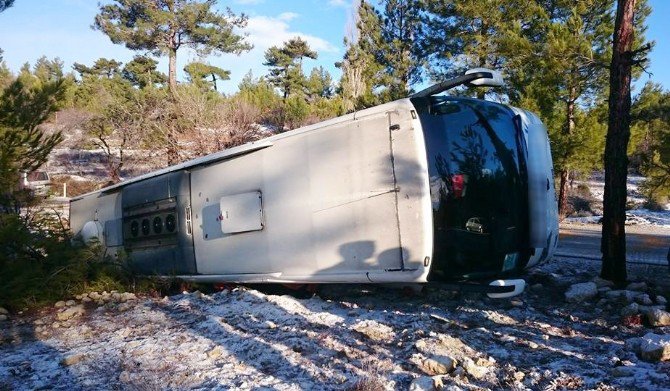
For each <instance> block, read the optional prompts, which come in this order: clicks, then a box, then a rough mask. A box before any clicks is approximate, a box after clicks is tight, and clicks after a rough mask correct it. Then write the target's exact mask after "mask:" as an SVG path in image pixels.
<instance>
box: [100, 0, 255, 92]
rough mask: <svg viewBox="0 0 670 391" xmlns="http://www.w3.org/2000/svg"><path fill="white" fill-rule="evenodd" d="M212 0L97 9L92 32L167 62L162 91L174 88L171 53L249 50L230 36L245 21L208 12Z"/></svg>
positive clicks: (150, 0)
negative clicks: (191, 50)
mask: <svg viewBox="0 0 670 391" xmlns="http://www.w3.org/2000/svg"><path fill="white" fill-rule="evenodd" d="M216 3H217V0H204V1H200V0H172V1H162V0H114V2H113V4H107V5H102V6H101V7H100V13H99V14H98V15H97V16H96V17H95V23H94V25H93V27H94V28H95V29H98V30H100V31H102V32H104V33H105V34H107V35H108V36H109V38H110V39H111V40H112V42H114V43H122V44H124V45H126V47H127V48H129V49H132V50H148V51H151V52H152V53H153V54H154V55H157V56H158V55H167V56H168V58H169V72H168V78H169V83H168V86H169V88H170V91H172V92H173V93H174V91H175V90H176V86H177V51H178V50H179V49H181V48H182V47H184V46H185V47H189V48H191V49H194V50H195V51H196V52H197V53H198V54H200V55H207V54H210V53H211V52H222V53H236V54H239V53H241V52H243V51H247V50H249V49H251V45H249V44H248V43H246V42H245V41H244V37H243V36H241V35H238V34H237V33H236V32H235V31H234V30H235V29H237V28H242V27H244V26H245V25H246V21H247V17H246V16H245V15H240V16H239V17H238V16H235V15H234V14H233V13H232V12H231V11H230V10H228V12H227V13H226V14H222V13H218V12H216V11H215V10H213V7H214V6H215V5H216Z"/></svg>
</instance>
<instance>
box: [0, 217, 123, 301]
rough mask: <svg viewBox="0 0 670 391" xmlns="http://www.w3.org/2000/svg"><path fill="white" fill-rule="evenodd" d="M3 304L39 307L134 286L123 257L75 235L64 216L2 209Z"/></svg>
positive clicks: (0, 270)
mask: <svg viewBox="0 0 670 391" xmlns="http://www.w3.org/2000/svg"><path fill="white" fill-rule="evenodd" d="M0 247H1V248H3V249H4V251H3V252H2V253H0V281H2V284H0V306H3V307H8V308H12V309H19V308H24V307H38V306H42V305H45V304H49V303H51V302H54V301H57V300H61V299H65V298H69V297H72V296H74V295H77V294H81V293H84V292H89V291H93V290H112V289H115V290H119V291H125V290H129V289H130V288H132V287H133V285H134V280H133V278H132V276H131V274H130V273H128V272H127V271H126V270H125V268H124V267H123V263H122V262H112V261H111V260H110V259H109V258H107V257H105V256H104V254H103V249H102V246H100V244H99V243H97V244H96V243H92V244H91V245H88V246H84V245H83V244H81V243H80V242H78V241H77V240H73V238H72V237H71V235H70V234H69V232H68V230H67V229H66V227H65V226H64V224H63V223H62V221H61V218H60V216H57V215H54V214H47V213H44V212H40V211H38V212H26V213H23V214H20V215H19V214H9V213H8V214H0Z"/></svg>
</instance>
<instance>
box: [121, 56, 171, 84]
mask: <svg viewBox="0 0 670 391" xmlns="http://www.w3.org/2000/svg"><path fill="white" fill-rule="evenodd" d="M157 65H158V62H157V61H156V60H154V59H153V58H151V57H147V56H141V55H138V56H135V57H133V59H132V61H130V62H129V63H127V64H126V66H124V67H123V71H122V72H121V75H122V76H123V78H124V79H126V80H128V81H129V82H130V83H132V84H133V85H134V86H136V87H138V88H145V87H149V86H151V87H153V86H155V85H157V84H159V85H160V84H165V82H166V81H167V76H165V74H163V73H162V72H159V71H158V70H157V67H156V66H157Z"/></svg>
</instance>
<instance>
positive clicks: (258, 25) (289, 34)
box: [244, 12, 338, 52]
mask: <svg viewBox="0 0 670 391" xmlns="http://www.w3.org/2000/svg"><path fill="white" fill-rule="evenodd" d="M297 16H298V15H297V14H295V13H292V12H285V13H283V14H280V15H279V16H277V17H269V16H254V17H251V18H249V20H248V22H247V27H246V28H245V29H244V32H246V33H248V34H249V36H248V37H247V41H249V42H250V43H252V44H253V45H254V51H256V50H258V49H261V50H263V51H264V50H265V49H267V48H269V47H271V46H277V45H281V44H282V43H284V42H286V41H288V40H289V39H291V38H295V37H300V38H302V39H304V40H305V41H307V43H308V44H309V46H310V47H311V48H312V49H314V50H316V51H317V52H322V51H323V52H337V51H338V48H337V47H336V46H335V45H333V44H331V43H330V42H328V41H326V40H325V39H323V38H319V37H317V36H314V35H310V34H305V33H301V32H299V31H292V30H291V29H290V26H289V24H288V21H290V20H292V19H294V18H296V17H297Z"/></svg>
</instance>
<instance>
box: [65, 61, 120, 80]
mask: <svg viewBox="0 0 670 391" xmlns="http://www.w3.org/2000/svg"><path fill="white" fill-rule="evenodd" d="M121 65H123V63H121V62H119V61H116V60H114V59H111V60H110V59H108V58H104V57H101V58H99V59H97V60H95V63H94V64H93V66H92V67H89V66H86V65H84V64H80V63H78V62H75V63H74V64H73V65H72V68H73V69H74V70H75V71H77V72H78V73H79V75H80V76H81V77H82V78H83V77H85V76H94V77H106V78H108V79H111V78H113V77H115V76H118V75H119V74H120V73H121Z"/></svg>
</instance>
